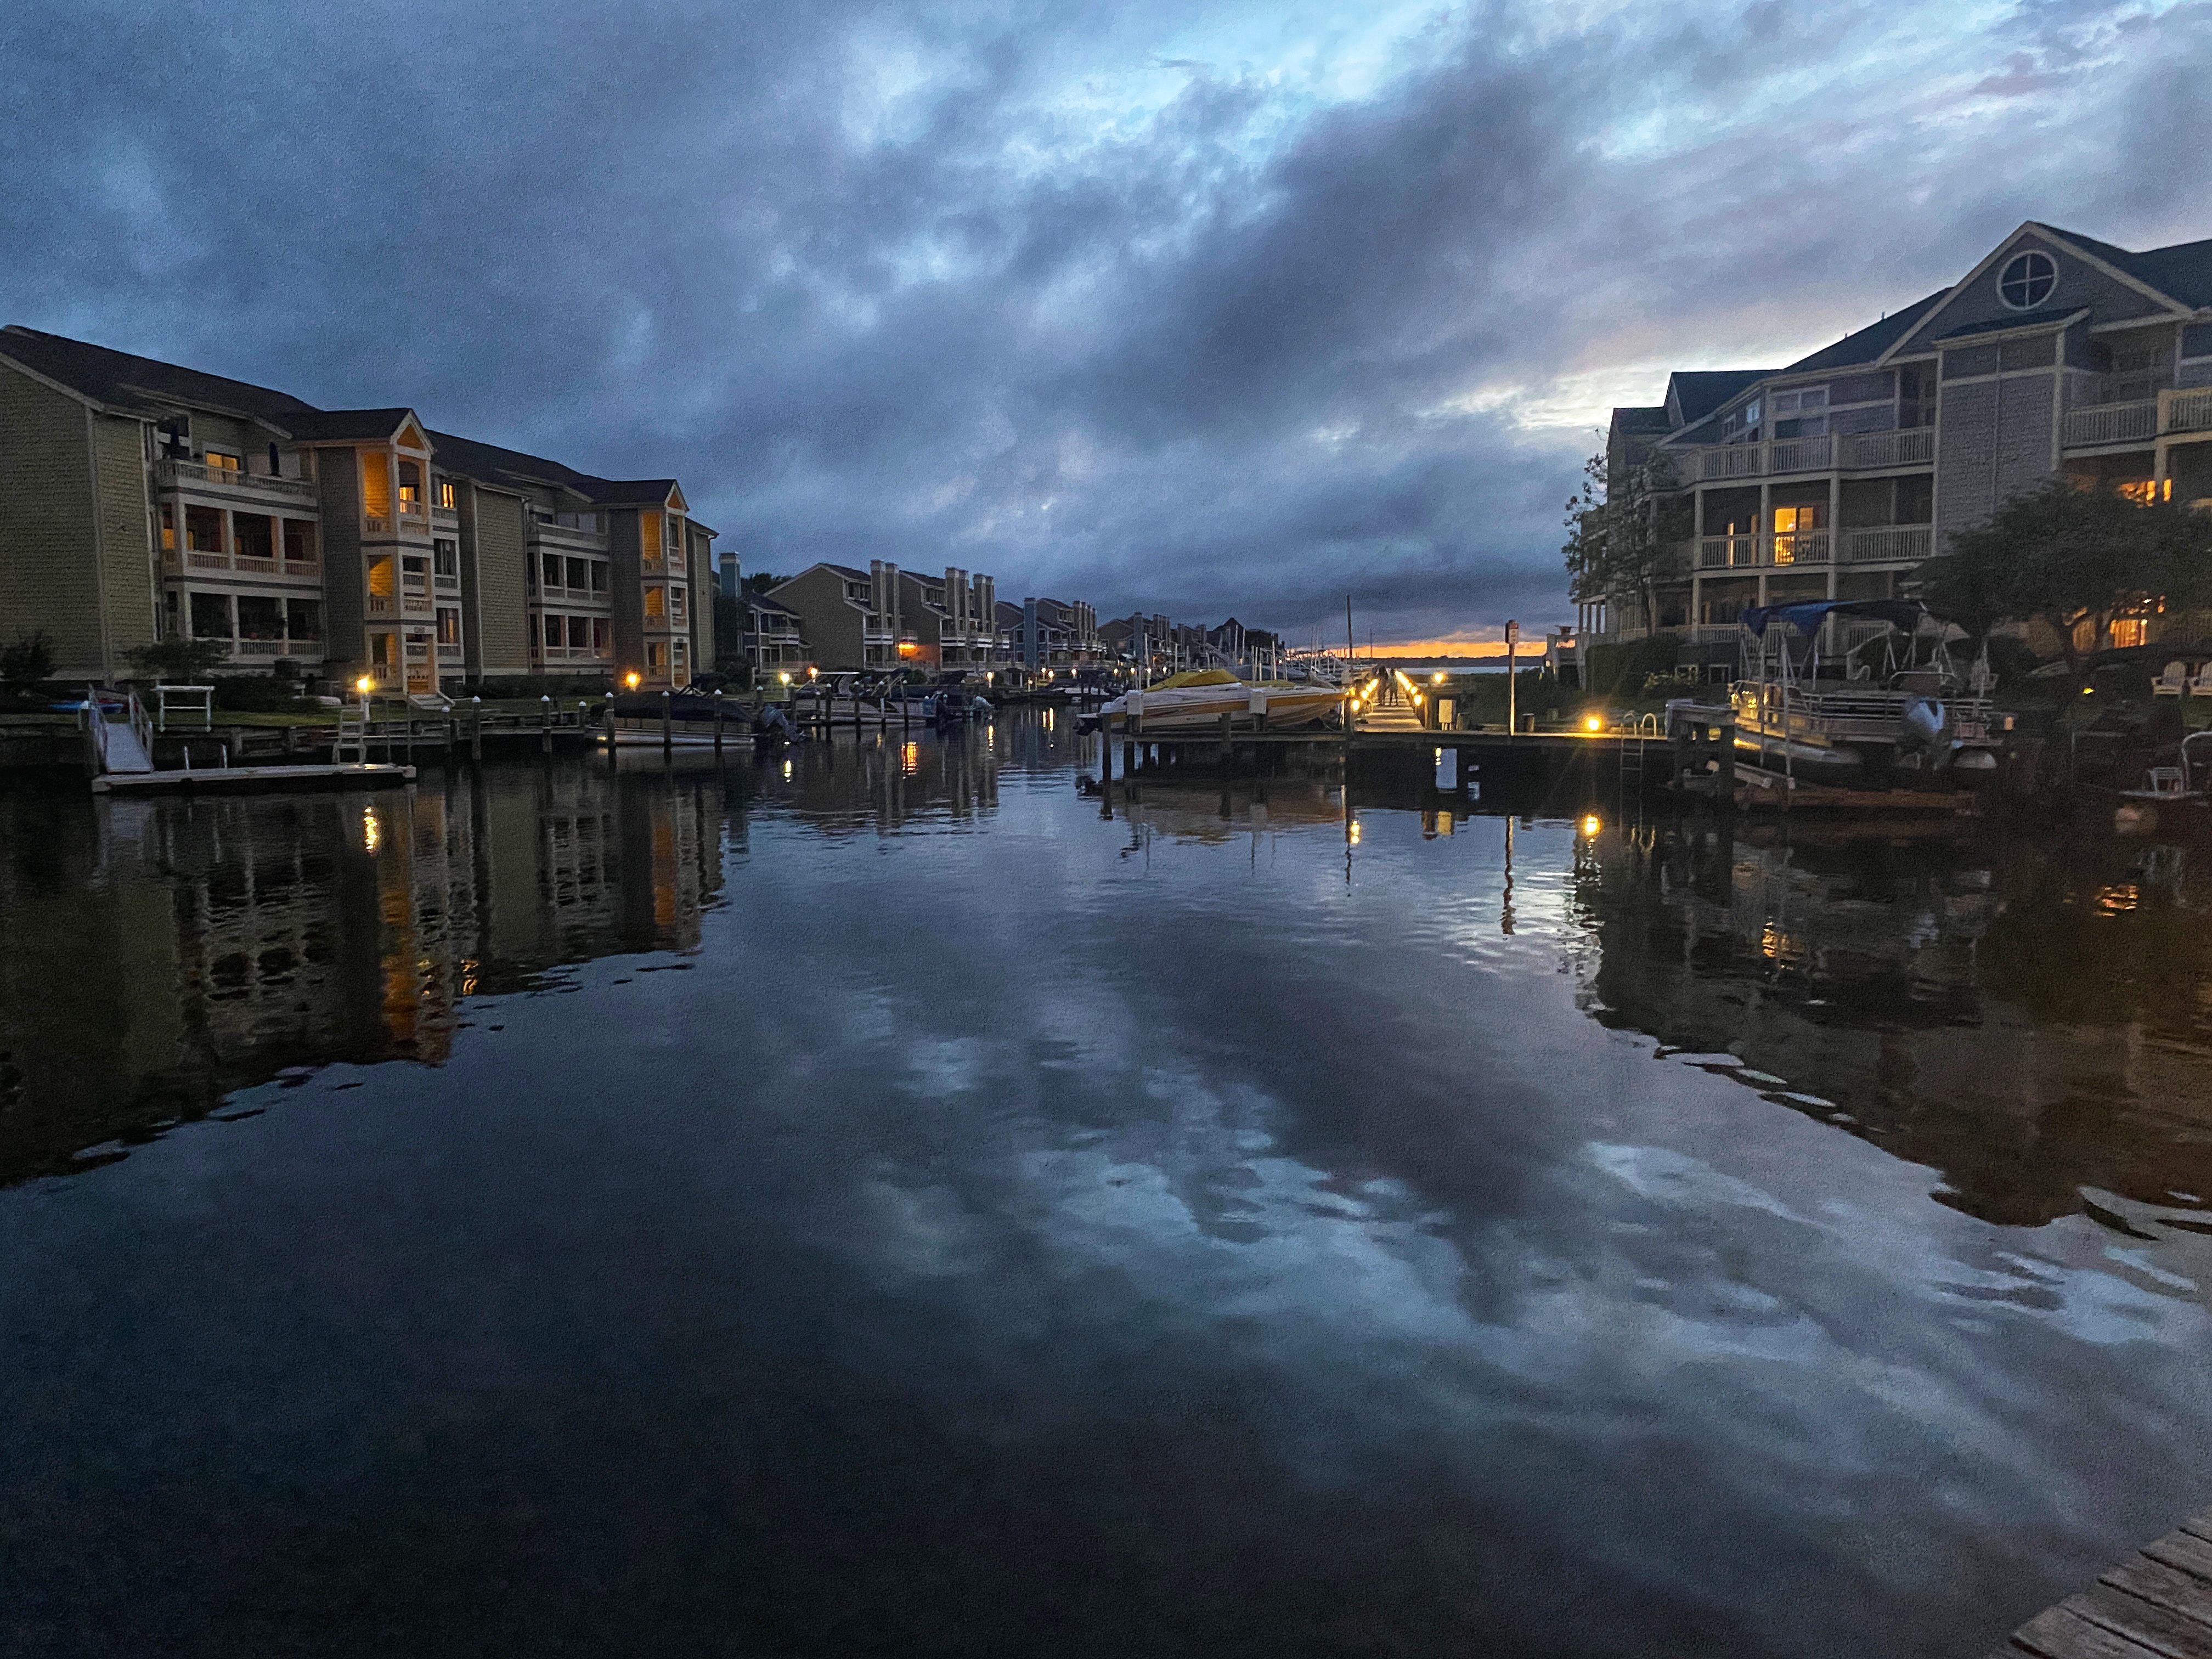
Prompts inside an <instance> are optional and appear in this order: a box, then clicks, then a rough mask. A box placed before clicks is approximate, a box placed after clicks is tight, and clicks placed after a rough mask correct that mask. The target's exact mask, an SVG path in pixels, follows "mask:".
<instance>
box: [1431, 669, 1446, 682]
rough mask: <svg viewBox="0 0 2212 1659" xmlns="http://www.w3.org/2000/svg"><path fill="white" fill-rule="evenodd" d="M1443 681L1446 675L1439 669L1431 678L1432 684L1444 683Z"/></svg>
mask: <svg viewBox="0 0 2212 1659" xmlns="http://www.w3.org/2000/svg"><path fill="white" fill-rule="evenodd" d="M1443 683H1444V677H1443V672H1442V671H1437V673H1436V674H1435V675H1434V676H1432V677H1431V680H1430V684H1432V685H1442V684H1443Z"/></svg>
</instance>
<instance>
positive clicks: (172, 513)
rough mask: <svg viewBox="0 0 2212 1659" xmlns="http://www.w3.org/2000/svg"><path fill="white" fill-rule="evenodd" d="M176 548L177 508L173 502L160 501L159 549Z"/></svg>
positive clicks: (171, 551)
mask: <svg viewBox="0 0 2212 1659" xmlns="http://www.w3.org/2000/svg"><path fill="white" fill-rule="evenodd" d="M176 550H177V509H176V507H175V505H174V504H173V502H169V501H163V502H162V503H161V551H163V552H164V553H173V552H175V551H176Z"/></svg>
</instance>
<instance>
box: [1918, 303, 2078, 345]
mask: <svg viewBox="0 0 2212 1659" xmlns="http://www.w3.org/2000/svg"><path fill="white" fill-rule="evenodd" d="M2088 314H2089V311H2088V307H2086V306H2084V307H2081V309H2080V310H2078V311H2063V312H2061V311H2054V312H2051V313H2048V314H2047V315H2041V316H2030V315H2022V316H2019V317H1992V318H1990V319H1989V321H1987V322H1985V323H1962V324H1960V325H1959V326H1958V327H1957V328H1954V329H1953V330H1952V331H1950V332H1949V333H1948V334H1939V335H1937V336H1936V338H1937V339H1939V340H1971V339H1972V338H1973V337H1975V336H1976V335H1978V334H2024V333H2029V332H2034V331H2041V332H2045V333H2047V332H2049V331H2051V330H2052V329H2057V328H2064V327H2065V326H2066V325H2068V324H2069V323H2078V322H2080V321H2081V319H2083V318H2084V317H2086V316H2087V315H2088Z"/></svg>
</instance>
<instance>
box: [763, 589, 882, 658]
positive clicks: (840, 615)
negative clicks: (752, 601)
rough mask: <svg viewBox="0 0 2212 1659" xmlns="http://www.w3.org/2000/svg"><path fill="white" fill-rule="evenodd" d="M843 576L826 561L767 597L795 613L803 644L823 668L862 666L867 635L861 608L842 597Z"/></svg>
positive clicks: (843, 592)
mask: <svg viewBox="0 0 2212 1659" xmlns="http://www.w3.org/2000/svg"><path fill="white" fill-rule="evenodd" d="M845 580H846V579H845V577H844V576H843V575H842V574H841V573H839V572H837V571H836V570H833V569H830V568H829V567H828V566H826V565H817V566H815V568H813V569H811V570H804V571H801V572H800V573H799V574H798V575H796V576H793V578H792V579H791V580H789V581H787V582H785V583H783V584H781V586H778V587H777V588H776V589H775V591H774V592H771V593H770V594H769V598H770V599H774V600H775V602H776V603H777V604H778V605H782V606H783V607H784V608H785V609H786V610H787V611H795V612H797V613H798V616H799V631H800V632H801V633H802V634H804V635H805V638H806V648H807V651H808V653H810V655H811V657H812V659H813V660H814V661H815V662H816V663H817V664H819V665H821V666H822V667H823V668H829V669H842V668H865V667H866V666H867V648H866V647H867V635H866V623H865V620H864V618H863V617H862V615H861V612H860V611H859V610H858V609H856V608H855V607H854V606H853V605H850V604H848V603H847V601H846V599H845Z"/></svg>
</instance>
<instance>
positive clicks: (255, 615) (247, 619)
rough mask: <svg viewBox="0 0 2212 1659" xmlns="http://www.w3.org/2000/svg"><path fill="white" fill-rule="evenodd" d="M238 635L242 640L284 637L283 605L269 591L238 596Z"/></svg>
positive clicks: (279, 638) (278, 638)
mask: <svg viewBox="0 0 2212 1659" xmlns="http://www.w3.org/2000/svg"><path fill="white" fill-rule="evenodd" d="M238 637H239V638H240V639H242V640H281V639H283V637H284V605H283V601H282V600H281V599H277V598H276V596H274V595H273V594H269V593H241V594H240V595H239V596H238Z"/></svg>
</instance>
